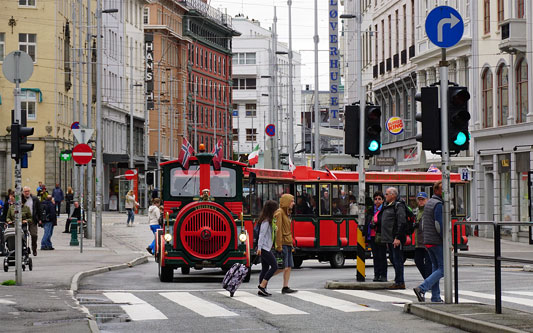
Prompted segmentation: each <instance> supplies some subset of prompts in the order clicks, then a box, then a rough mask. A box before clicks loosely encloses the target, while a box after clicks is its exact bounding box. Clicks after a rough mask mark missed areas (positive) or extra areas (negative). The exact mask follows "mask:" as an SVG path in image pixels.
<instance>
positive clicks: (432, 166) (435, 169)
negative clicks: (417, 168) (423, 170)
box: [427, 164, 440, 173]
mask: <svg viewBox="0 0 533 333" xmlns="http://www.w3.org/2000/svg"><path fill="white" fill-rule="evenodd" d="M427 172H434V173H440V170H439V168H437V167H436V166H435V165H433V164H431V165H430V166H429V168H428V171H427Z"/></svg>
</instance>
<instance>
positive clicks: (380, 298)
mask: <svg viewBox="0 0 533 333" xmlns="http://www.w3.org/2000/svg"><path fill="white" fill-rule="evenodd" d="M335 291H336V292H338V293H341V294H346V295H350V296H355V297H359V298H364V299H369V300H372V301H377V302H385V303H392V305H395V306H400V307H403V305H404V304H405V303H412V301H410V300H408V299H405V298H400V297H394V296H387V295H383V294H379V293H375V292H370V291H366V290H335Z"/></svg>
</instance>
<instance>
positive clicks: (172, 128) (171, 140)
mask: <svg viewBox="0 0 533 333" xmlns="http://www.w3.org/2000/svg"><path fill="white" fill-rule="evenodd" d="M169 81H170V82H169V84H168V85H167V87H170V110H169V111H168V114H169V115H170V147H169V148H170V152H169V156H170V160H171V161H172V160H173V156H174V109H173V108H172V97H173V95H172V90H173V89H172V88H173V87H172V86H173V85H174V78H173V77H172V68H171V69H170V80H169Z"/></svg>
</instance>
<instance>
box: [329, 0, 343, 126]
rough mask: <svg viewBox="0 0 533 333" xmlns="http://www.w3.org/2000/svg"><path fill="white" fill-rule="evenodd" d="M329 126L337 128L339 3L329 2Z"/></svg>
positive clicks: (330, 0) (331, 0)
mask: <svg viewBox="0 0 533 333" xmlns="http://www.w3.org/2000/svg"><path fill="white" fill-rule="evenodd" d="M328 16H329V100H330V103H329V104H330V105H329V124H330V126H339V83H340V79H339V76H340V75H339V71H340V68H339V29H338V28H339V3H338V0H329V11H328Z"/></svg>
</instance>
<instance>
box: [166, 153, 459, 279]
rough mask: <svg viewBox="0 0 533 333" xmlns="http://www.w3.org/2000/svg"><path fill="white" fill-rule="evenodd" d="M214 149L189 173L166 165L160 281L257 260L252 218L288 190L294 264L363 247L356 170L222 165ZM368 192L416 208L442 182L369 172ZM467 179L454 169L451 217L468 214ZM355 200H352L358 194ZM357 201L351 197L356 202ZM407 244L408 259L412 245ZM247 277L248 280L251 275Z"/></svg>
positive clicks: (338, 260)
mask: <svg viewBox="0 0 533 333" xmlns="http://www.w3.org/2000/svg"><path fill="white" fill-rule="evenodd" d="M212 156H213V155H212V154H206V153H200V154H197V155H196V156H195V157H191V160H190V162H189V164H190V166H189V169H188V170H185V169H183V168H182V167H181V165H180V164H179V163H178V162H177V161H169V162H165V163H162V164H161V166H162V169H163V173H162V178H163V179H162V181H163V188H162V198H163V202H164V211H165V215H167V213H168V216H169V219H168V222H167V224H166V225H165V227H164V229H162V230H160V231H159V232H158V236H157V238H156V240H157V242H156V244H157V245H156V261H158V262H159V276H160V280H161V281H172V279H173V271H174V269H177V268H180V269H181V272H182V273H183V274H188V273H189V272H190V269H191V268H195V269H202V268H204V267H220V268H222V269H223V270H227V269H229V268H230V267H231V265H233V264H234V263H237V262H239V263H242V264H245V265H247V266H248V267H249V266H250V265H251V263H252V262H254V257H255V251H254V250H253V248H254V244H253V237H251V235H253V223H254V222H255V219H256V218H257V217H258V215H259V212H260V211H261V209H262V206H263V204H264V202H265V201H266V200H277V201H279V198H280V197H281V195H282V194H284V193H291V194H293V195H294V196H295V198H296V206H295V209H294V215H293V227H292V228H293V236H294V240H295V243H294V246H295V253H294V259H295V260H294V261H295V267H300V266H301V264H302V262H303V261H304V260H306V259H318V260H320V261H329V262H330V264H331V266H332V267H342V266H343V265H344V263H345V259H347V258H355V257H356V252H357V226H358V222H357V216H356V212H355V207H356V206H354V204H350V196H351V195H355V196H357V193H358V174H357V173H356V172H344V171H329V170H328V171H318V170H313V169H311V168H309V167H305V166H299V167H296V169H295V170H294V171H293V172H290V171H287V170H269V169H257V168H250V167H248V166H247V165H245V164H243V163H240V162H236V161H230V160H223V161H222V163H221V168H220V170H215V169H214V168H213V165H212V163H211V159H212ZM365 176H366V186H365V187H366V188H365V196H366V197H367V198H370V197H371V195H372V193H374V192H375V191H377V190H381V191H384V190H385V189H386V188H387V187H389V186H394V187H396V188H398V190H399V195H400V197H401V198H402V199H403V200H405V202H407V203H408V204H409V205H410V206H411V207H413V208H414V207H415V206H416V198H415V196H416V194H417V193H418V192H420V191H425V192H427V193H428V195H431V194H432V185H433V183H434V182H436V181H438V180H440V179H441V175H440V174H437V173H426V172H367V173H366V174H365ZM468 191H469V184H468V183H467V182H464V181H461V180H460V175H459V174H451V193H452V207H451V208H452V209H451V211H452V221H457V219H462V218H466V216H467V215H468V214H467V212H468V205H467V198H468ZM352 199H353V198H352ZM352 202H353V200H352ZM454 237H457V241H458V244H459V248H460V249H467V242H468V239H467V237H466V230H465V227H464V226H462V227H461V228H460V232H459V234H457V235H454ZM409 242H410V239H408V244H406V247H405V251H406V256H407V257H410V256H411V254H410V253H411V252H412V250H414V247H413V246H412V245H411V244H410V243H409ZM246 280H249V276H247V278H246Z"/></svg>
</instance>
